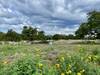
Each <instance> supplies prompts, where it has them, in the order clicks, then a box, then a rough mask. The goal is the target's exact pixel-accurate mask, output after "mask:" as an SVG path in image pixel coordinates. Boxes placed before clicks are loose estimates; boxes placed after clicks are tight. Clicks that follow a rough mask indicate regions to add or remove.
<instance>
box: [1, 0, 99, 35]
mask: <svg viewBox="0 0 100 75" xmlns="http://www.w3.org/2000/svg"><path fill="white" fill-rule="evenodd" d="M94 9H96V10H100V0H0V30H2V31H3V29H4V30H7V29H8V28H9V27H10V28H15V30H16V31H20V29H21V28H22V26H23V25H32V26H33V27H34V26H36V27H39V28H40V29H41V30H44V31H45V32H46V34H52V33H63V34H69V33H73V32H74V31H75V30H76V29H77V28H78V27H79V24H80V23H81V22H84V21H86V19H87V15H86V14H87V12H89V11H92V10H94ZM75 25H77V26H75ZM2 26H3V27H2ZM7 27H8V28H7Z"/></svg>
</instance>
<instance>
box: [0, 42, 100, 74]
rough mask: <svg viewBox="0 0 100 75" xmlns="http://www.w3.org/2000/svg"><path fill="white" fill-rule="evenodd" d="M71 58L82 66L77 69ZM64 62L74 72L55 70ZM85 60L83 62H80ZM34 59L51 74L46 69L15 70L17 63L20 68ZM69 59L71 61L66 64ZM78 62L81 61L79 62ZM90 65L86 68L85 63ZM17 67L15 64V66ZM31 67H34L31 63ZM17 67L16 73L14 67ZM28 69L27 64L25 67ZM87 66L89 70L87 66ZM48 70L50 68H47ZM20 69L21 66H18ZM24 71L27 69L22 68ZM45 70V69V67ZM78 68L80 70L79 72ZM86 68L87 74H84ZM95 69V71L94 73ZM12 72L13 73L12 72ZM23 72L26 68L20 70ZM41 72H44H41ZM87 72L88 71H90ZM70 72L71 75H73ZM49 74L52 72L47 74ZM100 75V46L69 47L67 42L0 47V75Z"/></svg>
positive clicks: (64, 69)
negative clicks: (24, 62)
mask: <svg viewBox="0 0 100 75" xmlns="http://www.w3.org/2000/svg"><path fill="white" fill-rule="evenodd" d="M69 57H72V58H73V57H75V62H76V63H77V61H78V60H80V61H78V62H79V63H80V64H79V63H78V66H81V65H83V66H81V68H79V67H76V66H75V63H74V59H71V60H72V61H73V62H70V60H68V58H69ZM60 58H61V59H62V61H63V63H65V64H66V65H67V64H70V65H72V67H71V68H70V69H67V70H66V68H67V67H68V66H67V67H66V66H65V67H66V68H64V67H60V71H58V70H56V69H55V65H56V66H58V68H59V65H62V63H61V61H59V62H58V59H60ZM80 58H82V60H81V59H80ZM28 59H29V60H30V59H31V60H33V62H35V63H36V64H40V63H41V66H42V65H45V66H47V67H48V71H47V70H44V69H43V72H41V71H39V72H38V73H37V71H34V72H33V71H31V72H30V70H32V67H31V68H30V69H29V70H28V69H27V70H28V72H29V73H27V70H26V69H25V71H24V70H23V71H21V72H20V71H18V70H16V69H15V64H16V63H17V65H19V64H18V63H19V62H18V61H19V60H23V61H24V60H25V61H27V60H28ZM65 60H67V61H68V62H65ZM76 60H77V61H76ZM81 61H83V62H84V63H86V65H88V64H89V65H90V66H89V65H88V66H86V65H84V63H83V62H82V63H81ZM13 64H14V65H13ZM29 64H31V63H30V62H29ZM12 65H13V70H11V67H12ZM22 65H23V66H26V64H22ZM84 66H85V67H84ZM47 67H46V68H47ZM17 68H18V69H20V68H19V67H17ZM22 68H23V67H22ZM43 68H45V67H43ZM75 68H76V69H75ZM82 69H84V70H85V72H82V73H81V72H80V70H82ZM92 69H93V70H92ZM10 70H11V71H10ZM20 70H22V69H20ZM39 70H40V69H39ZM86 70H87V71H86ZM69 71H70V72H69ZM47 72H48V73H47ZM11 74H12V75H78V74H79V75H100V45H93V44H92V45H79V44H73V45H71V44H66V43H63V42H59V43H53V45H48V44H32V45H0V75H11Z"/></svg>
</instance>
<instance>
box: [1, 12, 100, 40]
mask: <svg viewBox="0 0 100 75" xmlns="http://www.w3.org/2000/svg"><path fill="white" fill-rule="evenodd" d="M87 18H88V19H87V22H85V23H82V24H81V25H80V27H79V28H78V30H76V32H75V35H72V34H69V35H61V34H55V35H45V33H44V31H38V29H37V28H33V27H31V26H29V27H28V26H24V27H23V29H22V32H21V33H17V32H16V31H14V30H13V29H9V30H8V31H7V33H3V32H0V41H21V40H28V41H34V40H43V41H44V40H59V39H65V40H67V39H86V38H87V39H100V12H99V11H92V12H89V13H88V17H87Z"/></svg>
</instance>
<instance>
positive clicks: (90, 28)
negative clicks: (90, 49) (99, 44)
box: [75, 11, 100, 39]
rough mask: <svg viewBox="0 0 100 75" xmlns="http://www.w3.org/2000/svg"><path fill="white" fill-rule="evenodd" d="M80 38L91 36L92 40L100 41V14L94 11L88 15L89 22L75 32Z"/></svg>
mask: <svg viewBox="0 0 100 75" xmlns="http://www.w3.org/2000/svg"><path fill="white" fill-rule="evenodd" d="M75 34H76V36H77V37H78V38H81V39H82V38H84V37H85V36H87V35H89V37H90V38H95V39H96V38H97V39H100V12H99V11H92V12H90V13H88V20H87V22H86V23H82V24H81V25H80V27H79V29H78V30H77V31H76V32H75Z"/></svg>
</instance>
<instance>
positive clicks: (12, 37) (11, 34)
mask: <svg viewBox="0 0 100 75" xmlns="http://www.w3.org/2000/svg"><path fill="white" fill-rule="evenodd" d="M5 40H6V41H20V40H21V37H20V34H18V33H17V32H15V31H13V30H12V29H10V30H8V32H7V33H6V35H5Z"/></svg>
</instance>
